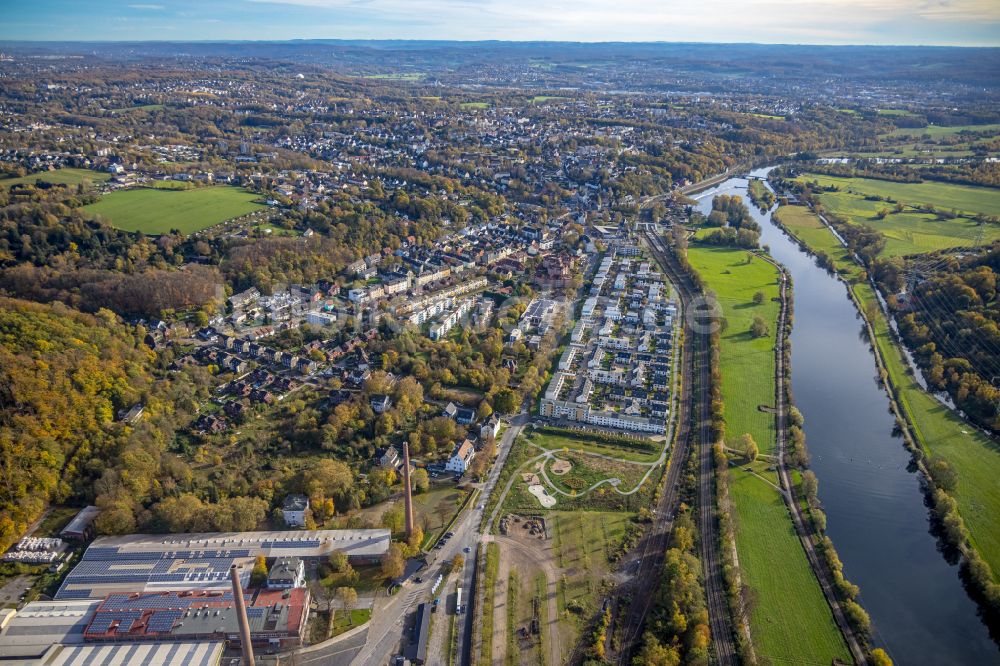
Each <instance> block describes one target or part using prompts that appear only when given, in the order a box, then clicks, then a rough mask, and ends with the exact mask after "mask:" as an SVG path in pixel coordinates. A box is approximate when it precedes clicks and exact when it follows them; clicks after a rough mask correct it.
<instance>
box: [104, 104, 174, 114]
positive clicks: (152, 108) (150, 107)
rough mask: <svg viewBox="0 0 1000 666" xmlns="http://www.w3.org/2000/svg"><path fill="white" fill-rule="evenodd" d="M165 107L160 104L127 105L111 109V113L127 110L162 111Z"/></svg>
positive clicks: (125, 111) (126, 111)
mask: <svg viewBox="0 0 1000 666" xmlns="http://www.w3.org/2000/svg"><path fill="white" fill-rule="evenodd" d="M165 108H167V107H165V106H164V105H162V104H142V105H140V106H129V107H126V108H123V109H111V113H114V114H116V115H117V114H119V113H128V112H129V111H162V110H163V109H165Z"/></svg>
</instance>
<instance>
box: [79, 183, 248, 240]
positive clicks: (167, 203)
mask: <svg viewBox="0 0 1000 666" xmlns="http://www.w3.org/2000/svg"><path fill="white" fill-rule="evenodd" d="M257 198H258V195H256V194H254V193H252V192H247V191H246V190H244V189H241V188H236V187H228V186H219V187H201V188H196V189H189V190H171V189H152V188H138V189H133V190H119V191H117V192H111V193H110V194H107V195H105V196H103V197H101V200H100V201H98V202H97V203H94V204H91V205H89V206H85V207H84V210H86V211H88V212H90V213H92V214H93V215H99V216H101V217H103V218H105V219H106V220H108V221H109V222H110V223H111V224H112V225H113V226H115V227H118V228H119V229H124V230H125V231H142V232H143V233H146V234H151V235H155V234H165V233H169V232H170V230H171V229H177V230H179V231H180V232H181V233H185V234H189V233H193V232H195V231H200V230H202V229H206V228H208V227H211V226H214V225H216V224H219V223H220V222H225V221H226V220H230V219H232V218H234V217H239V216H241V215H246V214H247V213H252V212H253V211H255V210H260V209H261V208H263V207H264V206H263V205H262V204H259V203H256V200H257Z"/></svg>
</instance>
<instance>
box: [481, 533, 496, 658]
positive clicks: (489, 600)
mask: <svg viewBox="0 0 1000 666" xmlns="http://www.w3.org/2000/svg"><path fill="white" fill-rule="evenodd" d="M499 569H500V546H498V545H497V544H495V543H492V542H491V543H488V544H486V566H485V567H484V568H483V602H482V610H483V612H482V616H481V617H480V623H481V624H480V628H481V629H480V630H481V632H482V634H481V635H482V637H483V642H482V649H481V650H480V651H479V654H480V655H481V660H482V661H483V662H484V663H487V662H489V661H490V660H491V659H492V656H491V655H492V654H493V603H494V595H495V592H496V586H497V574H498V573H499Z"/></svg>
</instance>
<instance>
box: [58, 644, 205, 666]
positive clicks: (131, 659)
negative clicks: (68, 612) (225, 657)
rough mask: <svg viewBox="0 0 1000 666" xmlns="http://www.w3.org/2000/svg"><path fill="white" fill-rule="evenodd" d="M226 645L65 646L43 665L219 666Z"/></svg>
mask: <svg viewBox="0 0 1000 666" xmlns="http://www.w3.org/2000/svg"><path fill="white" fill-rule="evenodd" d="M223 649H224V644H223V643H222V642H221V641H212V642H201V643H193V642H192V643H179V642H176V641H170V642H162V643H159V642H158V643H124V644H123V643H116V644H101V645H71V646H65V647H62V648H61V649H59V650H57V651H53V654H52V655H51V656H50V657H49V659H47V660H45V661H44V662H39V663H40V664H44V666H73V665H74V664H87V666H120V665H121V664H143V666H174V665H175V664H185V666H218V664H219V662H221V661H222V653H223Z"/></svg>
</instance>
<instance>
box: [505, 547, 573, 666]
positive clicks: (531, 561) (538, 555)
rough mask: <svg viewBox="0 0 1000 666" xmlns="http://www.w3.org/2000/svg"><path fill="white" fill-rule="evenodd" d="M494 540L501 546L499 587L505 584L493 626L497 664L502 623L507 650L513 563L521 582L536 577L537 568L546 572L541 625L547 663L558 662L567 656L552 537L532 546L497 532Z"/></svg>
mask: <svg viewBox="0 0 1000 666" xmlns="http://www.w3.org/2000/svg"><path fill="white" fill-rule="evenodd" d="M493 540H494V541H495V542H496V543H497V544H498V545H499V546H500V562H501V565H500V574H499V575H498V576H497V583H498V585H497V588H498V592H499V588H501V587H502V588H503V596H504V604H503V607H502V608H501V607H500V604H499V603H498V601H497V602H495V603H494V609H496V610H497V611H502V613H495V614H494V615H493V628H494V639H493V641H494V642H493V653H494V661H493V664H494V666H497V665H498V664H503V661H502V656H501V661H499V662H498V661H496V656H495V655H496V654H497V646H498V639H499V636H500V627H501V626H502V627H503V634H504V640H503V642H502V645H503V648H502V650H501V655H502V654H504V653H506V648H507V645H506V642H507V638H506V635H507V604H506V597H507V585H506V581H507V578H508V577H509V575H510V569H511V567H512V566H513V567H514V569H515V570H516V571H517V573H518V577H519V579H520V580H521V583H522V585H524V584H527V585H530V584H531V581H532V580H534V573H535V572H536V571H539V570H540V571H541V572H542V573H543V574H545V599H544V601H545V608H546V610H545V625H544V626H543V627H542V633H543V637H544V639H545V640H543V644H544V643H545V642H547V643H548V645H547V647H548V650H547V654H546V655H545V663H546V664H548V666H559V665H560V664H562V663H563V662H564V661H565V657H564V655H563V653H562V640H561V637H560V635H559V604H558V596H557V595H558V593H559V587H558V584H559V572H558V570H557V568H556V565H555V553H554V552H553V549H552V540H551V539H545V540H539V541H538V543H537V544H535V543H532V544H531V545H530V546H529V545H528V544H526V543H522V542H521V541H519V540H517V539H514V538H511V537H506V536H495V537H493ZM501 580H502V581H504V584H503V585H500V584H499V582H500V581H501ZM499 597H500V595H499V594H497V596H496V599H497V600H499Z"/></svg>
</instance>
